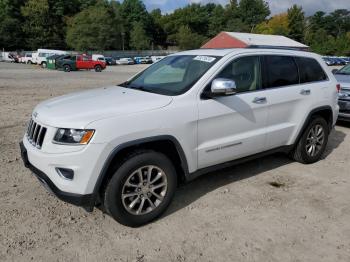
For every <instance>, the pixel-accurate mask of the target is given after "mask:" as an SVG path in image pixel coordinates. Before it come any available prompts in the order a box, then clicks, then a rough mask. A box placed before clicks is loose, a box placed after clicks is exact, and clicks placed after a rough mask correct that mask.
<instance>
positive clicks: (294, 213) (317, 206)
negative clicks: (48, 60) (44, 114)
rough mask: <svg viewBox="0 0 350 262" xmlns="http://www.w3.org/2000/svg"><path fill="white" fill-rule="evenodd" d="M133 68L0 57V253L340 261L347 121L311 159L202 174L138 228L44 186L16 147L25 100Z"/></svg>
mask: <svg viewBox="0 0 350 262" xmlns="http://www.w3.org/2000/svg"><path fill="white" fill-rule="evenodd" d="M142 67H143V66H117V67H110V68H108V69H107V70H106V71H104V72H102V73H95V72H92V71H91V72H86V71H84V72H83V71H82V72H71V73H63V72H57V71H49V70H43V69H40V68H37V67H35V66H30V65H15V64H5V63H0V261H283V262H285V261H317V262H320V261H330V262H335V261H350V178H349V176H350V172H349V170H350V150H349V149H350V124H341V125H338V126H336V128H335V130H334V131H333V132H332V134H331V136H330V141H329V144H328V147H327V152H326V154H325V158H324V159H323V160H321V161H320V162H318V163H316V164H312V165H301V164H299V163H294V162H292V161H290V160H289V159H288V158H287V157H285V156H283V155H273V156H269V157H265V158H262V159H259V160H255V161H252V162H249V163H245V164H242V165H239V166H236V167H233V168H231V169H227V170H224V171H220V172H216V173H212V174H208V175H205V176H203V177H200V178H199V179H197V180H195V181H193V182H191V183H189V184H187V185H183V186H181V187H180V188H179V189H178V190H177V193H176V196H175V199H174V201H173V203H172V205H171V206H170V208H169V210H168V211H167V212H166V214H165V215H164V216H162V217H161V218H160V219H159V220H157V221H155V222H154V223H152V224H149V225H147V226H144V227H141V228H138V229H132V228H127V227H124V226H121V225H120V224H118V223H116V222H115V221H114V220H113V219H112V218H110V217H109V216H107V215H105V214H103V213H102V212H101V211H100V210H98V209H95V210H94V212H93V213H87V212H85V211H84V210H83V209H81V208H78V207H74V206H72V205H69V204H65V203H63V202H61V201H59V200H58V199H56V198H55V197H53V196H52V195H50V194H49V193H47V192H46V190H45V189H44V188H43V187H42V186H41V185H40V184H39V182H38V181H37V179H36V178H35V177H34V176H32V175H31V173H30V171H29V170H27V169H26V168H24V166H23V164H22V161H21V159H20V153H19V148H18V142H19V141H20V140H21V138H22V136H23V134H24V128H25V124H26V122H27V121H28V120H29V116H30V114H31V111H32V109H33V107H34V106H35V105H36V104H37V103H39V102H40V101H42V100H45V99H47V98H50V97H52V96H58V95H62V94H65V93H69V92H72V91H77V90H83V89H88V88H94V87H102V86H105V85H111V84H117V83H119V82H122V81H123V80H125V79H127V78H128V77H129V76H131V75H132V74H134V73H136V72H137V71H139V70H141V69H142ZM271 184H272V185H271Z"/></svg>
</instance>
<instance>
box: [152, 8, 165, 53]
mask: <svg viewBox="0 0 350 262" xmlns="http://www.w3.org/2000/svg"><path fill="white" fill-rule="evenodd" d="M150 15H151V18H152V24H153V25H152V38H153V40H154V44H155V45H161V46H166V45H167V43H166V39H167V33H166V32H165V30H164V28H163V24H162V17H163V16H162V12H161V10H160V9H155V10H153V11H152V12H151V13H150Z"/></svg>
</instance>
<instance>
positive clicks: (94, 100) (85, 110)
mask: <svg viewBox="0 0 350 262" xmlns="http://www.w3.org/2000/svg"><path fill="white" fill-rule="evenodd" d="M171 101H172V97H170V96H163V95H158V94H153V93H148V92H143V91H139V90H134V89H127V88H123V87H118V86H112V87H106V88H100V89H93V90H89V91H83V92H78V93H73V94H69V95H64V96H61V97H57V98H53V99H50V100H47V101H44V102H42V103H40V104H39V105H38V106H37V107H36V108H35V109H34V112H33V115H34V116H36V117H35V118H36V119H37V120H38V121H39V122H41V123H43V124H44V125H48V126H53V127H63V128H84V127H85V126H86V125H87V124H89V123H90V122H92V121H97V120H100V119H105V118H110V117H116V116H118V115H124V116H125V115H127V114H133V113H139V112H144V111H148V110H154V109H157V108H162V107H165V106H167V105H168V104H170V103H171Z"/></svg>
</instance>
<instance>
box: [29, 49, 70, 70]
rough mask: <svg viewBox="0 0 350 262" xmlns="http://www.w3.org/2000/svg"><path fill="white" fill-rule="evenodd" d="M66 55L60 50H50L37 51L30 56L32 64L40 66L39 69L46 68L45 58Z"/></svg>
mask: <svg viewBox="0 0 350 262" xmlns="http://www.w3.org/2000/svg"><path fill="white" fill-rule="evenodd" d="M66 54H68V53H67V52H66V51H61V50H51V49H38V51H37V52H36V53H33V55H32V58H33V60H32V62H33V63H34V64H37V65H41V67H43V68H46V66H47V61H46V58H47V57H49V56H52V55H66Z"/></svg>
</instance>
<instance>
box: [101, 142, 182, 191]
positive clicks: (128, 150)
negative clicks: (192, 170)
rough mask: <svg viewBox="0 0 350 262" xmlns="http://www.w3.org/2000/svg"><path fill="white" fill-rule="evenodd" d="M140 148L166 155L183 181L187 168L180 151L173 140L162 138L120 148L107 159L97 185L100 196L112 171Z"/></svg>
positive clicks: (140, 149)
mask: <svg viewBox="0 0 350 262" xmlns="http://www.w3.org/2000/svg"><path fill="white" fill-rule="evenodd" d="M142 150H153V151H156V152H160V153H163V154H164V155H166V156H167V157H168V158H169V160H170V161H171V162H172V163H173V165H174V168H175V170H176V173H177V175H178V176H179V181H185V172H186V171H185V170H186V168H187V165H186V166H184V165H185V164H184V163H183V160H182V158H181V156H180V153H179V151H178V150H177V147H176V145H175V143H174V142H173V141H171V140H167V139H164V140H157V141H150V142H142V143H137V144H134V145H131V146H127V147H125V148H122V149H121V150H119V151H118V152H117V153H116V154H115V155H114V156H113V157H112V158H111V159H109V162H108V163H107V165H108V166H107V167H105V168H106V169H105V170H106V171H105V173H104V174H102V175H104V176H103V177H102V181H101V182H100V184H99V185H98V192H99V195H100V196H101V194H103V192H104V190H105V188H106V186H107V184H108V181H109V180H110V179H111V178H112V176H113V174H114V171H115V170H117V169H118V168H119V166H120V165H121V164H122V163H123V162H124V161H125V159H126V158H127V157H128V156H130V155H131V154H133V153H134V152H135V151H142Z"/></svg>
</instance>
